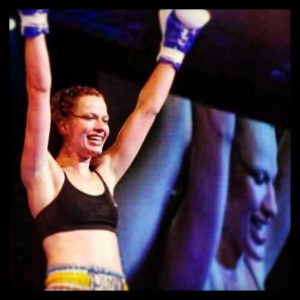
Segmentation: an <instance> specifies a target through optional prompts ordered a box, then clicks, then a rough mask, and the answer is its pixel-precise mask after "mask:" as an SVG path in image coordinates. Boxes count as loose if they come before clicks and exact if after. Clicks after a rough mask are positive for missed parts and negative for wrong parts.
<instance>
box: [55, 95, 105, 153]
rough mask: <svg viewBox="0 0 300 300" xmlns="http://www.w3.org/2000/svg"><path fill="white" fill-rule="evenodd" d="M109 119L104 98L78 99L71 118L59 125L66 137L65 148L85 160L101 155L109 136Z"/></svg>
mask: <svg viewBox="0 0 300 300" xmlns="http://www.w3.org/2000/svg"><path fill="white" fill-rule="evenodd" d="M108 119H109V117H108V113H107V107H106V104H105V102H104V99H103V98H102V97H99V96H94V95H85V96H80V97H78V98H77V99H76V102H75V104H74V106H73V108H72V110H71V111H70V113H69V116H68V117H66V118H63V119H62V120H61V121H60V122H59V125H58V128H59V131H60V133H61V134H62V135H63V137H64V144H63V145H64V147H65V148H67V149H68V151H69V152H76V153H78V154H79V156H80V157H83V158H88V157H92V156H96V155H99V154H100V153H102V150H103V145H104V143H105V141H106V139H107V137H108V135H109V126H108Z"/></svg>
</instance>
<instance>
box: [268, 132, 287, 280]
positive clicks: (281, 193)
mask: <svg viewBox="0 0 300 300" xmlns="http://www.w3.org/2000/svg"><path fill="white" fill-rule="evenodd" d="M275 194H276V201H277V205H278V214H277V216H276V217H275V219H274V220H273V223H272V227H271V232H270V239H269V243H268V245H267V246H268V248H267V255H266V276H268V274H269V272H270V271H271V268H272V267H273V266H274V264H275V262H276V260H277V258H278V256H279V254H280V252H281V250H282V248H283V246H284V244H285V242H286V240H287V237H288V234H289V232H290V229H291V133H290V131H286V132H285V133H284V134H283V137H282V138H281V141H280V144H279V149H278V175H277V179H276V183H275Z"/></svg>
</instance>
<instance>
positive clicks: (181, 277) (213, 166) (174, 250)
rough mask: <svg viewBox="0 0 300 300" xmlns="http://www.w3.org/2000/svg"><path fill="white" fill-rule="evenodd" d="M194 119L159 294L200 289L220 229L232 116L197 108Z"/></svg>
mask: <svg viewBox="0 0 300 300" xmlns="http://www.w3.org/2000/svg"><path fill="white" fill-rule="evenodd" d="M194 117H195V118H194V133H193V145H192V155H191V162H190V174H189V187H188V194H187V197H186V199H184V201H183V203H182V205H181V207H180V209H179V212H178V214H177V216H176V218H175V219H174V221H173V223H172V225H171V228H170V232H169V236H168V243H167V249H166V253H165V256H164V266H163V270H162V280H161V287H162V288H163V289H172V290H174V289H175V290H177V289H178V290H198V289H201V288H202V287H203V285H204V283H205V280H206V278H207V276H208V272H209V270H210V267H211V264H212V261H213V259H214V258H215V256H216V253H217V249H218V245H219V240H220V235H221V229H222V225H223V219H224V212H225V206H226V199H227V190H228V177H229V163H230V150H231V143H232V139H233V134H234V127H235V126H234V125H235V115H234V114H232V113H229V112H222V111H219V110H216V109H212V108H208V107H205V106H200V105H197V107H196V108H195V115H194Z"/></svg>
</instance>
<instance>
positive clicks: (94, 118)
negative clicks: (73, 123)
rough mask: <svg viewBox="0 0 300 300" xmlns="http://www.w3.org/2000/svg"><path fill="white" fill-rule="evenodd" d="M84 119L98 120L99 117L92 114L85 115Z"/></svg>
mask: <svg viewBox="0 0 300 300" xmlns="http://www.w3.org/2000/svg"><path fill="white" fill-rule="evenodd" d="M82 119H84V120H88V121H89V120H96V119H97V117H96V116H92V115H83V116H82Z"/></svg>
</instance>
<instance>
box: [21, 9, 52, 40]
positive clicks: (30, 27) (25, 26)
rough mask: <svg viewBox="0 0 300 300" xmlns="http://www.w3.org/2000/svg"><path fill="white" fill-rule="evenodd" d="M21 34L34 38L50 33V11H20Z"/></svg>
mask: <svg viewBox="0 0 300 300" xmlns="http://www.w3.org/2000/svg"><path fill="white" fill-rule="evenodd" d="M18 11H19V15H20V19H21V34H22V35H23V36H25V37H27V38H33V37H35V36H38V35H39V34H46V33H49V25H48V11H49V9H19V10H18Z"/></svg>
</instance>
